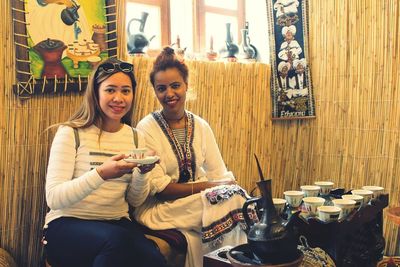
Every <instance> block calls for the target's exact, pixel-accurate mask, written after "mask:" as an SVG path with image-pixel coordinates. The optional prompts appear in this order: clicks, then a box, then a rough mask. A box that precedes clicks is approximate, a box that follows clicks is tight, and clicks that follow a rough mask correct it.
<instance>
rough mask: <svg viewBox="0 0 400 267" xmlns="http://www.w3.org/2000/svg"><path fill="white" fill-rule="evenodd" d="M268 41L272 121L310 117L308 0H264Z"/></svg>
mask: <svg viewBox="0 0 400 267" xmlns="http://www.w3.org/2000/svg"><path fill="white" fill-rule="evenodd" d="M266 4H267V18H268V30H269V41H270V53H271V56H270V63H271V96H272V120H291V119H313V118H315V117H316V115H315V101H314V93H313V86H312V80H311V71H310V64H309V63H310V60H309V51H308V34H309V24H308V10H309V3H308V0H266Z"/></svg>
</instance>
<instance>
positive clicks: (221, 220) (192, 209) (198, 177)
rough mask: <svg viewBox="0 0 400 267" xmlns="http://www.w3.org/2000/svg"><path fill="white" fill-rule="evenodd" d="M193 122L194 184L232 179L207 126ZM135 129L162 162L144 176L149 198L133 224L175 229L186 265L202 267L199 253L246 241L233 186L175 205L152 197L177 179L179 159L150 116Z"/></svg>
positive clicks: (238, 193)
mask: <svg viewBox="0 0 400 267" xmlns="http://www.w3.org/2000/svg"><path fill="white" fill-rule="evenodd" d="M187 114H189V115H190V114H191V113H189V112H187ZM193 121H194V131H193V136H194V137H193V143H192V144H193V152H194V155H195V157H194V158H195V159H194V161H195V165H196V166H195V175H194V177H195V179H194V180H195V181H194V182H200V181H207V180H209V181H211V180H219V179H234V176H233V174H232V173H231V172H229V171H227V169H226V166H225V163H224V162H223V160H222V156H221V153H220V151H219V149H218V145H217V143H216V140H215V137H214V134H213V132H212V130H211V128H210V126H209V125H208V123H207V122H206V121H205V120H203V119H202V118H200V117H199V116H196V115H194V114H193ZM137 129H138V130H139V131H141V132H142V133H143V135H144V136H145V139H146V145H147V146H148V148H150V149H152V150H154V151H156V152H157V154H158V155H159V156H160V158H161V160H160V164H157V165H156V167H155V168H154V169H153V171H152V175H151V177H149V178H150V193H149V196H148V198H147V199H146V201H145V202H144V204H143V205H142V206H140V207H138V208H137V209H136V210H135V218H136V220H137V221H138V222H140V223H142V224H144V225H146V226H147V227H149V228H151V229H155V230H162V229H171V228H177V229H179V230H180V231H181V232H182V233H183V234H184V235H185V237H186V240H187V241H188V251H187V256H186V262H185V266H186V267H201V266H203V255H204V254H206V253H208V252H210V251H213V250H215V249H217V248H219V247H222V246H225V245H232V246H236V245H239V244H243V243H246V242H247V238H246V234H245V232H244V231H243V230H242V227H243V225H242V223H243V220H242V216H241V208H242V206H243V203H244V201H245V198H244V195H245V194H246V193H245V191H244V190H243V189H242V188H240V187H239V186H237V185H230V186H218V187H214V188H210V189H207V190H205V191H203V192H201V193H199V194H194V195H191V196H188V197H185V198H180V199H177V200H174V201H164V202H161V201H159V200H158V199H157V198H156V197H155V194H156V193H158V192H161V191H163V190H164V189H165V187H166V186H167V185H168V184H169V183H171V182H172V183H176V182H177V181H178V179H179V166H178V160H177V157H176V155H175V154H174V152H173V149H172V147H171V143H170V140H169V139H168V137H167V136H166V134H164V132H163V130H162V129H161V127H160V126H159V124H158V122H157V121H156V119H155V118H154V117H153V115H152V114H149V115H147V116H146V117H145V118H143V119H142V120H141V121H140V122H139V123H138V125H137ZM189 182H193V181H192V180H190V181H189ZM213 196H220V197H219V198H214V197H213Z"/></svg>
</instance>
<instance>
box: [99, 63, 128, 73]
mask: <svg viewBox="0 0 400 267" xmlns="http://www.w3.org/2000/svg"><path fill="white" fill-rule="evenodd" d="M116 69H119V70H120V71H122V72H131V71H133V65H132V64H130V63H128V62H117V63H111V62H107V63H104V64H101V65H100V66H99V70H102V71H104V72H105V73H112V72H114V71H115V70H116Z"/></svg>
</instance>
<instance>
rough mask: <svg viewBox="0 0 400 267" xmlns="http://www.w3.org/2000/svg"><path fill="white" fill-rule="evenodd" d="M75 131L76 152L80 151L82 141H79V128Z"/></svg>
mask: <svg viewBox="0 0 400 267" xmlns="http://www.w3.org/2000/svg"><path fill="white" fill-rule="evenodd" d="M72 129H74V136H75V150H76V151H78V148H79V146H80V144H81V141H80V140H79V133H78V128H72Z"/></svg>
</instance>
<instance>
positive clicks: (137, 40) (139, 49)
mask: <svg viewBox="0 0 400 267" xmlns="http://www.w3.org/2000/svg"><path fill="white" fill-rule="evenodd" d="M148 15H149V13H147V12H142V15H141V18H140V19H137V18H133V19H131V20H130V21H129V23H128V44H127V45H128V53H129V54H142V53H144V49H145V48H146V47H147V46H148V45H149V44H150V42H151V40H153V38H154V37H155V35H153V36H152V37H150V38H148V37H147V36H146V35H145V34H144V26H145V25H146V20H147V17H148ZM134 21H138V22H139V23H140V24H139V30H138V31H135V32H134V33H131V23H132V22H134Z"/></svg>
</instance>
